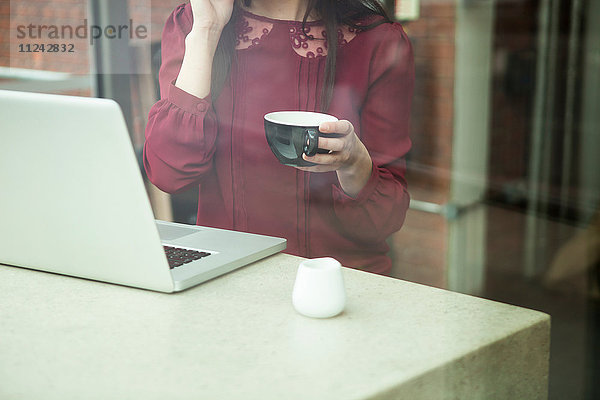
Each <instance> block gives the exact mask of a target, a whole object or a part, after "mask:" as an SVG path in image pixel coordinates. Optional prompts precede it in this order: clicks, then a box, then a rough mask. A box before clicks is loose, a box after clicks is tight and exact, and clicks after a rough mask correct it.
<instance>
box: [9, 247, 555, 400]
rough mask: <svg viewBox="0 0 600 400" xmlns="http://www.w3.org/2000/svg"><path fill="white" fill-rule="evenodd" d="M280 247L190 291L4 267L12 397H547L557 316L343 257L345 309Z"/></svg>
mask: <svg viewBox="0 0 600 400" xmlns="http://www.w3.org/2000/svg"><path fill="white" fill-rule="evenodd" d="M301 260H302V259H301V258H298V257H294V256H290V255H286V254H278V255H275V256H272V257H269V258H267V259H265V260H263V261H260V262H257V263H254V264H252V265H250V266H247V267H245V268H242V269H240V270H238V271H235V272H233V273H230V274H228V275H226V276H223V277H220V278H218V279H215V280H212V281H210V282H207V283H205V284H202V285H200V286H197V287H195V288H192V289H189V290H187V291H184V292H182V293H178V294H163V293H155V292H150V291H144V290H139V289H132V288H127V287H122V286H117V285H111V284H105V283H100V282H92V281H87V280H83V279H78V278H71V277H65V276H59V275H54V274H48V273H44V272H38V271H30V270H26V269H20V268H14V267H7V266H0V398H1V399H46V400H50V399H61V400H64V399H165V398H168V399H188V398H189V399H261V400H264V399H278V400H279V399H343V400H350V399H403V398H406V399H411V400H415V399H428V400H430V399H504V398H506V399H509V398H510V399H515V398H523V399H545V398H547V384H548V357H549V340H550V337H549V334H550V319H549V316H548V315H546V314H543V313H540V312H537V311H532V310H527V309H523V308H518V307H514V306H510V305H506V304H501V303H497V302H492V301H488V300H484V299H480V298H476V297H471V296H466V295H462V294H457V293H452V292H449V291H445V290H441V289H435V288H431V287H427V286H423V285H418V284H414V283H409V282H405V281H401V280H397V279H391V278H385V277H381V276H377V275H373V274H368V273H364V272H360V271H356V270H351V269H344V279H345V282H346V292H347V297H348V302H347V306H346V310H345V311H344V313H342V314H341V315H339V316H337V317H335V318H331V319H326V320H318V319H311V318H307V317H304V316H301V315H299V314H298V313H297V312H296V311H295V310H294V308H293V306H292V303H291V295H292V288H293V284H294V279H295V274H296V270H297V266H298V264H299V262H300V261H301Z"/></svg>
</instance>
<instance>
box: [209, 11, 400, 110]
mask: <svg viewBox="0 0 600 400" xmlns="http://www.w3.org/2000/svg"><path fill="white" fill-rule="evenodd" d="M238 1H239V0H236V2H235V4H234V8H233V13H232V15H231V19H230V20H229V22H228V23H227V25H226V26H225V28H224V29H223V32H222V34H221V38H220V40H219V45H218V46H217V50H216V52H215V56H214V60H213V68H212V82H211V92H212V93H213V98H215V99H216V98H217V97H218V95H219V93H220V92H221V89H222V88H223V85H224V84H225V82H226V80H227V79H228V76H229V73H230V70H231V64H232V61H233V60H234V59H235V54H236V53H235V45H236V32H235V24H236V21H237V19H238V18H239V15H240V11H241V5H240V4H239V3H238ZM241 1H243V3H244V6H246V7H249V6H250V5H251V3H252V0H241ZM313 13H314V14H316V15H318V16H319V18H320V19H321V20H322V21H323V23H324V25H325V32H326V34H327V37H328V38H337V35H338V33H337V32H338V28H340V27H341V26H342V25H347V26H349V27H351V28H354V29H358V30H367V29H371V28H374V27H375V26H377V25H380V24H382V23H390V22H392V21H391V19H390V18H389V16H388V15H387V12H386V11H385V9H384V8H383V7H382V5H381V3H380V2H379V1H378V0H308V5H307V7H306V12H305V13H304V18H303V19H302V30H303V32H305V24H306V21H307V20H308V18H309V16H310V15H312V14H313ZM377 15H379V16H381V17H383V18H377V19H376V20H375V21H374V22H372V23H370V24H368V25H360V22H361V21H363V20H365V18H367V17H369V16H377ZM330 42H331V41H330ZM336 57H337V43H329V46H328V48H327V57H326V58H325V80H324V83H323V89H322V92H321V111H327V109H328V108H329V103H330V102H331V96H332V94H333V84H334V82H335V68H336Z"/></svg>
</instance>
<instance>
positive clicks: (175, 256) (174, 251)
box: [163, 246, 211, 269]
mask: <svg viewBox="0 0 600 400" xmlns="http://www.w3.org/2000/svg"><path fill="white" fill-rule="evenodd" d="M163 247H164V249H165V253H166V255H167V261H168V262H169V267H170V268H171V269H173V268H176V267H179V266H181V265H183V264H187V263H191V262H192V261H196V260H199V259H201V258H204V257H207V256H210V254H211V253H207V252H205V251H197V250H189V249H182V248H180V247H172V246H163Z"/></svg>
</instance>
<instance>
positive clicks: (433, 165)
mask: <svg viewBox="0 0 600 400" xmlns="http://www.w3.org/2000/svg"><path fill="white" fill-rule="evenodd" d="M454 25H455V9H454V1H449V0H422V1H421V15H420V18H419V19H418V20H416V21H412V22H407V23H404V27H405V29H406V31H407V33H408V35H409V37H410V38H411V40H412V43H413V47H414V54H415V70H416V86H415V97H414V105H413V112H412V122H411V125H412V130H411V137H412V140H413V149H412V151H411V153H410V155H409V171H408V174H409V181H410V185H411V186H412V187H413V189H414V192H415V193H414V194H415V196H416V197H417V198H420V199H421V200H427V201H435V202H446V201H447V200H448V194H449V180H448V173H449V170H450V166H451V162H452V131H453V114H454V107H453V96H454Z"/></svg>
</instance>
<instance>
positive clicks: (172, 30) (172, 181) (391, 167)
mask: <svg viewBox="0 0 600 400" xmlns="http://www.w3.org/2000/svg"><path fill="white" fill-rule="evenodd" d="M236 25H237V33H238V45H237V50H236V51H237V61H236V63H235V64H234V65H233V66H232V70H231V75H230V79H229V81H228V82H227V83H226V85H225V87H224V89H223V91H222V92H221V94H220V95H219V96H218V98H211V96H208V97H207V98H204V99H200V98H197V97H195V96H193V95H191V94H188V93H186V92H184V91H183V90H181V89H179V88H177V87H175V86H174V84H173V83H174V82H175V80H176V78H177V75H178V73H179V70H180V68H181V62H182V59H183V54H184V49H185V47H184V45H185V43H184V39H185V37H186V35H187V33H188V32H189V31H190V30H191V27H192V13H191V8H190V6H189V4H185V5H181V6H179V7H178V8H177V9H175V11H174V12H173V13H172V14H171V16H170V17H169V19H168V20H167V23H166V25H165V28H164V31H163V38H162V66H161V69H160V73H159V80H160V87H161V100H160V101H158V102H157V103H156V104H155V105H154V106H153V107H152V109H151V110H150V114H149V121H148V125H147V128H146V143H145V146H144V163H145V164H144V165H145V168H146V171H147V173H148V176H149V178H150V180H151V181H152V182H153V183H154V184H155V185H156V186H158V187H159V188H160V189H162V190H164V191H166V192H170V193H174V192H177V191H181V190H184V189H188V188H190V187H194V186H195V187H199V204H198V224H199V225H206V226H213V227H219V228H226V229H235V230H239V231H246V232H254V233H260V234H266V235H272V236H279V237H284V238H286V239H287V240H288V247H287V250H286V252H288V253H291V254H296V255H300V256H303V257H322V256H331V257H334V258H337V259H338V260H339V261H340V262H341V263H342V264H344V265H346V266H350V267H354V268H359V269H363V270H366V271H371V272H377V273H383V274H385V273H389V271H390V267H391V261H390V259H389V258H388V257H387V256H386V253H387V252H388V250H389V249H388V246H387V245H386V242H385V240H386V238H387V237H388V236H389V235H390V234H392V233H393V232H395V231H397V230H398V229H400V227H401V226H402V223H403V222H404V216H405V213H406V210H407V208H408V203H409V195H408V192H407V190H406V181H405V179H404V174H405V161H404V158H403V157H404V156H405V155H406V153H407V152H408V150H409V149H410V146H411V142H410V139H409V137H408V131H409V113H410V105H411V98H412V92H413V83H414V72H413V57H412V50H411V46H410V43H409V40H408V38H407V37H406V34H405V33H404V31H403V30H402V27H401V26H400V25H399V24H396V23H394V24H389V23H385V24H381V25H379V26H377V27H375V28H373V29H369V30H362V31H361V30H354V29H351V28H348V27H345V28H343V29H340V31H339V32H338V46H339V51H338V58H337V71H336V81H335V87H334V91H333V98H332V101H331V105H330V107H329V110H328V113H329V114H332V115H335V116H336V117H338V118H339V119H347V120H349V121H350V122H352V124H353V125H354V127H355V130H356V132H357V134H358V136H359V137H360V139H361V140H362V142H363V143H364V144H365V146H366V147H367V149H368V150H369V153H370V155H371V158H372V159H373V172H372V174H371V177H370V179H369V181H368V182H367V184H366V186H365V187H364V188H363V190H362V191H361V192H360V193H359V194H358V195H357V196H356V197H355V198H353V197H350V196H348V195H347V194H346V193H344V191H343V190H342V189H341V188H340V185H339V183H338V180H337V176H336V174H335V172H329V173H306V172H303V171H300V170H297V169H295V168H293V167H288V166H284V165H281V164H279V162H278V161H277V159H276V158H275V156H274V155H273V154H272V153H271V150H270V149H269V146H268V144H267V141H266V138H265V133H264V126H263V116H264V114H266V113H268V112H271V111H281V110H307V111H319V109H320V104H319V100H320V93H321V87H322V84H323V75H324V65H325V57H324V56H325V55H326V52H327V41H326V40H325V35H324V34H323V27H322V26H321V25H320V23H319V22H311V23H308V24H307V28H308V30H309V32H307V33H309V34H311V35H313V38H309V37H307V36H306V35H304V34H303V33H302V30H301V22H296V21H283V20H275V19H270V18H266V17H262V16H257V15H253V14H250V13H248V12H244V13H243V14H242V15H241V17H240V20H239V21H238V22H237V24H236Z"/></svg>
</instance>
